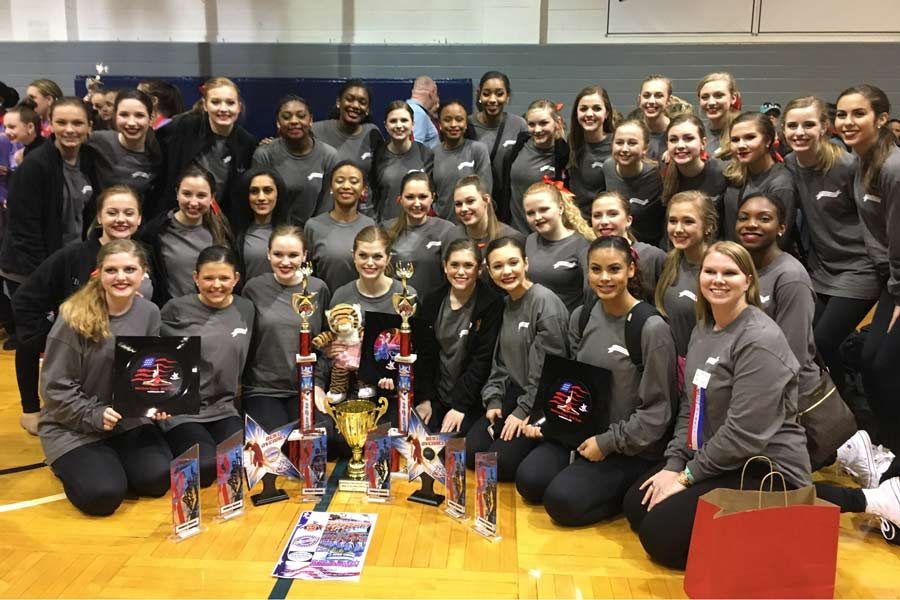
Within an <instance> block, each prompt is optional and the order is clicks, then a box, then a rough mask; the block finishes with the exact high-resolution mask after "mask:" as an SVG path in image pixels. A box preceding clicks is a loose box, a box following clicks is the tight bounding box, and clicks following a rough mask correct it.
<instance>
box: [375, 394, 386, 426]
mask: <svg viewBox="0 0 900 600" xmlns="http://www.w3.org/2000/svg"><path fill="white" fill-rule="evenodd" d="M387 410H388V401H387V398H385V397H384V396H381V397H380V398H379V399H378V403H377V405H376V406H375V423H378V421H380V420H381V417H383V416H384V413H386V412H387Z"/></svg>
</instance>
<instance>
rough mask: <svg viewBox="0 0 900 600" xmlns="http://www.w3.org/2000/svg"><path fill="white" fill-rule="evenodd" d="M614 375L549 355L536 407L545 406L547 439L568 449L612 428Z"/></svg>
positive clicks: (542, 375)
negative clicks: (609, 399) (610, 413)
mask: <svg viewBox="0 0 900 600" xmlns="http://www.w3.org/2000/svg"><path fill="white" fill-rule="evenodd" d="M610 381H611V378H610V372H609V371H608V370H607V369H603V368H601V367H595V366H594V365H589V364H587V363H583V362H578V361H577V360H570V359H568V358H562V357H559V356H553V355H548V356H547V357H546V358H545V359H544V370H543V371H542V372H541V382H540V384H539V385H538V393H537V399H536V402H535V404H536V405H537V406H542V407H543V410H544V419H545V422H544V424H543V425H542V426H541V433H543V435H544V439H546V440H550V441H554V442H557V443H559V444H562V445H563V446H565V447H567V448H577V447H578V446H579V445H580V444H581V443H582V442H583V441H584V440H586V439H587V438H589V437H591V436H592V435H597V434H598V433H602V432H604V431H606V429H607V428H608V427H609V417H608V410H609V402H608V395H609V393H610V388H609V386H610Z"/></svg>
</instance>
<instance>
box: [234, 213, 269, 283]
mask: <svg viewBox="0 0 900 600" xmlns="http://www.w3.org/2000/svg"><path fill="white" fill-rule="evenodd" d="M271 236H272V224H271V223H265V224H263V225H257V224H256V223H253V224H251V225H249V226H248V227H247V231H245V232H244V247H243V248H241V258H243V263H244V271H243V272H242V273H241V280H244V281H250V280H251V279H253V278H254V277H256V276H257V275H262V274H263V273H271V272H272V268H271V267H270V266H269V257H268V253H269V238H270V237H271Z"/></svg>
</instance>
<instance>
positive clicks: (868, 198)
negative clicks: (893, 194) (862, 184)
mask: <svg viewBox="0 0 900 600" xmlns="http://www.w3.org/2000/svg"><path fill="white" fill-rule="evenodd" d="M863 202H875V203H876V204H881V198H879V197H878V196H873V195H872V194H866V195H864V196H863Z"/></svg>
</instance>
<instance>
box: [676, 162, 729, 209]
mask: <svg viewBox="0 0 900 600" xmlns="http://www.w3.org/2000/svg"><path fill="white" fill-rule="evenodd" d="M724 168H725V163H723V162H722V161H721V160H719V159H717V158H709V160H707V161H706V162H705V163H704V164H703V170H702V171H700V173H698V174H697V175H694V176H693V177H684V176H680V177H679V178H678V191H679V192H687V191H691V190H697V191H700V192H703V193H704V194H706V195H707V196H709V197H710V199H711V200H712V202H713V205H714V206H717V207H718V206H719V204H720V203H721V202H722V197H723V195H724V194H725V190H726V189H727V188H728V180H727V179H725V173H724Z"/></svg>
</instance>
